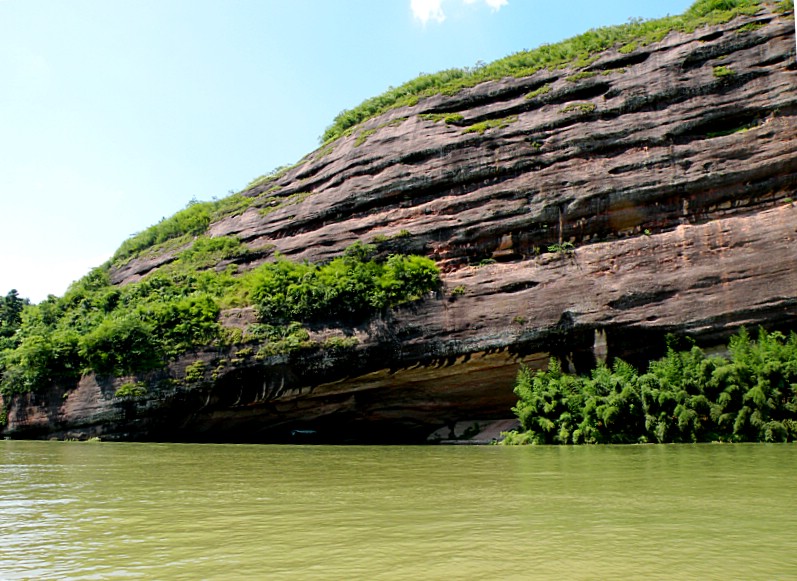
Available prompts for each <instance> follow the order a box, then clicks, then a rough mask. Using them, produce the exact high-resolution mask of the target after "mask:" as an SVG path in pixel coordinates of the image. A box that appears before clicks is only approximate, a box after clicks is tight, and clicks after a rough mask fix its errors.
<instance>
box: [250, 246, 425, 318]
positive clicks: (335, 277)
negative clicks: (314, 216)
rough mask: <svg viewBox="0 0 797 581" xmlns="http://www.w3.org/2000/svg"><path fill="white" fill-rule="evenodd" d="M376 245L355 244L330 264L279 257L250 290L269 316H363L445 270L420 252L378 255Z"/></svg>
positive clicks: (415, 293)
mask: <svg viewBox="0 0 797 581" xmlns="http://www.w3.org/2000/svg"><path fill="white" fill-rule="evenodd" d="M374 252H375V248H374V247H373V246H372V245H365V244H355V245H353V246H351V247H349V249H348V250H347V252H346V255H345V256H342V257H340V258H336V259H334V260H332V261H331V262H329V263H328V264H325V265H315V264H308V263H298V264H297V263H294V262H291V261H289V260H286V259H284V258H278V259H277V260H276V261H275V262H273V263H267V264H264V265H263V266H261V267H260V268H258V269H257V270H256V271H254V272H253V273H252V275H251V279H252V281H253V282H252V291H251V296H252V300H253V302H254V304H255V305H257V307H258V310H259V313H260V317H261V319H262V320H263V321H264V322H269V323H285V322H287V321H304V322H312V321H317V320H320V319H329V318H344V319H363V318H365V317H367V316H369V315H370V314H373V313H375V312H378V311H380V310H382V309H385V308H388V307H395V306H398V305H400V304H403V303H406V302H411V301H414V300H417V299H419V298H421V297H422V296H423V295H425V294H426V293H428V292H430V291H432V290H434V289H436V288H437V287H438V286H439V284H440V275H439V271H438V269H437V267H436V266H435V264H434V262H433V261H431V260H429V259H428V258H424V257H421V256H403V255H397V254H394V255H390V256H389V257H388V258H387V260H385V261H384V262H381V261H375V260H373V253H374Z"/></svg>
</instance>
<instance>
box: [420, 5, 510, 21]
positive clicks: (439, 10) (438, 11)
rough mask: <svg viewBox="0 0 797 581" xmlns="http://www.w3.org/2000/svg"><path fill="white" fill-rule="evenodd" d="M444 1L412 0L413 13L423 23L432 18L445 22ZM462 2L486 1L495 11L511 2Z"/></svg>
mask: <svg viewBox="0 0 797 581" xmlns="http://www.w3.org/2000/svg"><path fill="white" fill-rule="evenodd" d="M443 1H444V0H410V9H411V10H412V15H413V16H414V17H415V18H416V19H417V20H420V21H421V23H422V24H426V23H427V22H429V21H430V20H434V21H436V22H443V21H444V20H445V19H446V14H445V12H444V11H443ZM446 1H449V0H446ZM450 1H453V0H450ZM462 2H464V3H465V4H476V3H478V2H484V4H485V5H487V6H488V7H489V8H490V9H491V10H492V11H493V12H496V11H498V10H500V9H501V8H502V7H503V6H506V5H507V4H509V0H462Z"/></svg>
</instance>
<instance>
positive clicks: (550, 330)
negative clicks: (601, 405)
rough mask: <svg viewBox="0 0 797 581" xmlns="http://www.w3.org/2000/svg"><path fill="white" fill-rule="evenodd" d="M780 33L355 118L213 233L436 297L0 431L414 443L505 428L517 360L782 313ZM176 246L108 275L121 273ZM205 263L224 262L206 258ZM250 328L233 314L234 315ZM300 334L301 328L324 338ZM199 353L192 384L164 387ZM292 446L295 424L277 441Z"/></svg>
mask: <svg viewBox="0 0 797 581" xmlns="http://www.w3.org/2000/svg"><path fill="white" fill-rule="evenodd" d="M796 69H797V66H795V38H794V22H793V20H792V16H791V15H790V14H787V15H782V14H777V13H775V12H774V11H773V9H772V6H770V5H767V6H765V7H763V8H762V10H761V11H760V12H759V13H758V14H757V15H755V16H752V17H742V18H737V19H735V20H733V21H731V22H729V23H726V24H722V25H718V26H714V27H710V28H702V29H700V30H698V31H696V32H695V33H693V34H685V33H671V34H669V35H668V36H667V37H666V38H664V40H662V41H661V42H658V43H654V44H650V45H648V46H644V47H639V48H637V49H636V50H634V51H632V52H626V53H623V52H620V51H618V50H610V51H607V52H605V53H603V54H602V55H600V57H599V58H598V59H597V60H595V61H594V62H592V63H591V64H589V65H588V66H587V67H586V68H584V69H581V70H573V69H562V70H555V71H550V70H543V71H539V72H537V73H535V74H534V75H532V76H530V77H525V78H507V79H503V80H500V81H491V82H486V83H482V84H480V85H478V86H476V87H473V88H469V89H465V90H463V91H461V92H459V93H457V94H456V95H453V96H443V95H440V96H436V97H430V98H427V99H423V100H421V101H420V102H419V103H418V104H417V105H414V106H412V107H403V108H399V109H395V110H392V111H389V112H388V113H385V114H384V115H382V116H379V117H377V118H374V119H371V120H369V121H367V122H366V123H364V124H363V125H361V126H358V127H357V128H355V129H354V130H353V131H352V132H350V134H349V135H347V136H345V137H342V138H340V139H338V140H337V141H335V142H333V143H331V144H327V145H326V146H324V147H322V148H320V149H319V150H317V151H316V152H314V153H312V154H310V155H308V156H307V157H306V158H304V159H303V160H301V162H299V163H298V164H297V165H296V166H294V167H293V168H291V169H290V170H289V171H287V172H286V173H284V175H282V176H280V177H278V178H277V179H276V180H270V181H265V183H262V184H260V185H255V186H253V187H251V188H250V189H249V190H247V191H245V192H244V196H246V197H247V198H250V199H252V203H251V205H250V206H249V207H248V208H247V209H246V210H245V211H244V212H243V213H240V214H238V215H234V216H228V217H226V218H223V219H221V220H219V221H217V222H215V223H213V224H212V225H211V227H210V234H211V235H213V236H222V235H231V236H236V237H238V238H239V239H240V240H242V241H243V242H244V243H245V244H246V246H247V247H248V249H249V250H250V252H249V254H247V258H246V260H245V261H243V263H242V264H240V268H243V269H246V268H251V267H254V266H256V265H257V264H259V263H261V262H263V261H267V260H270V259H272V258H273V256H274V254H275V253H276V252H279V253H281V254H283V255H285V256H287V257H289V258H293V259H306V260H310V261H324V260H327V259H330V258H332V257H334V256H337V255H339V254H340V253H341V252H342V251H343V249H344V248H345V247H347V246H348V245H350V244H351V243H353V242H355V241H358V240H360V241H365V242H369V241H373V242H376V243H377V244H378V246H379V248H380V250H383V251H385V252H390V251H402V252H413V253H418V254H425V255H427V256H429V257H431V258H433V259H434V260H435V261H436V262H437V263H438V265H439V266H440V267H441V269H442V270H443V272H444V276H443V279H444V285H445V286H444V290H443V291H442V292H440V293H439V294H438V295H437V296H434V297H429V298H428V299H426V300H424V301H421V302H418V303H416V304H414V305H412V306H409V307H403V308H400V309H398V310H395V311H392V312H390V313H386V314H385V315H383V316H380V317H377V318H375V319H373V320H370V321H369V322H367V323H365V324H363V325H360V326H358V327H354V328H347V329H344V331H345V332H346V333H347V334H349V335H351V336H354V337H356V338H357V339H358V341H359V342H358V344H357V345H356V347H354V348H349V349H326V350H323V349H322V350H312V351H307V352H296V353H291V354H286V355H278V356H274V357H271V358H268V359H265V360H263V359H256V358H253V357H251V356H250V354H249V352H248V351H246V350H245V349H239V350H238V351H239V353H236V350H235V349H232V350H228V351H222V350H219V349H217V348H209V349H207V350H205V351H200V352H197V353H192V354H190V355H188V356H185V357H182V358H180V359H179V360H177V361H174V362H173V363H172V364H171V365H170V366H169V367H168V368H167V369H164V370H162V371H160V372H158V373H155V374H150V375H149V376H147V377H146V378H145V380H146V381H147V382H148V383H149V385H150V386H152V387H151V389H150V390H149V391H148V393H147V395H146V396H145V397H139V398H128V399H125V398H121V399H120V398H118V397H116V398H115V397H114V391H115V389H116V388H117V387H118V383H119V381H118V380H113V379H103V378H97V377H95V376H94V375H89V376H85V377H83V378H82V379H81V381H80V384H79V386H78V387H77V389H69V388H74V386H67V387H65V386H59V387H53V388H52V389H51V390H50V391H49V392H46V393H36V394H26V395H20V396H17V397H16V398H15V399H14V401H13V402H10V405H9V415H8V419H9V422H8V425H7V427H6V428H5V432H4V433H5V434H6V435H9V436H13V437H44V436H57V437H64V436H70V437H84V436H93V435H99V436H102V437H106V438H130V439H185V440H203V439H208V440H250V441H260V440H279V439H286V438H289V434H290V433H291V431H295V430H305V429H306V430H314V431H317V432H318V434H319V435H320V436H321V437H322V438H323V439H325V440H333V441H335V440H337V441H345V440H350V439H352V440H365V441H413V440H423V439H424V438H425V437H426V435H428V434H429V433H431V432H432V431H433V430H435V429H437V428H439V427H440V426H443V425H453V424H454V423H455V422H457V421H459V420H462V419H466V418H480V419H489V418H504V417H508V416H511V412H510V411H509V410H510V407H511V406H512V405H513V404H514V402H515V397H514V394H513V393H512V384H513V378H514V376H515V373H516V371H517V368H518V365H519V364H520V362H522V361H525V362H526V363H527V364H529V365H544V364H545V363H546V361H547V359H548V357H549V356H550V355H551V354H554V355H557V356H559V357H561V358H562V359H563V360H565V361H566V362H568V364H569V365H572V366H575V367H578V368H582V369H583V368H585V367H589V366H590V365H592V364H594V362H595V360H596V358H598V359H602V358H605V357H606V356H609V357H612V356H622V357H624V358H626V359H628V360H630V361H632V362H635V363H643V362H644V361H645V359H646V358H647V357H649V356H650V355H658V354H659V353H660V351H661V349H662V348H663V336H664V335H665V334H666V333H676V334H682V335H691V336H694V337H695V338H696V339H697V340H698V341H699V342H700V343H701V344H704V345H707V346H710V345H714V344H719V343H720V342H721V341H723V340H724V339H725V338H727V336H728V335H729V334H730V333H732V332H733V331H735V330H736V329H738V327H739V326H741V325H747V326H756V325H759V324H761V325H765V326H767V327H769V328H789V327H793V325H794V323H795V321H797V290H795V289H797V250H796V249H797V207H795V206H794V204H793V202H792V199H793V198H797V191H796V190H797V123H796V122H795V115H796V114H797V92H796V91H795V89H797V75H795V70H796ZM175 252H176V251H175V250H172V251H165V252H162V253H159V254H149V255H146V256H140V257H137V258H134V259H132V260H130V261H128V262H127V263H125V264H121V265H117V266H116V267H114V268H113V269H112V272H111V277H112V281H113V282H114V283H115V284H118V285H125V284H128V283H130V282H134V281H137V280H140V279H141V278H142V277H145V276H146V275H147V274H148V273H150V272H153V271H155V270H157V269H158V268H160V267H162V266H163V265H165V264H168V263H169V262H170V261H171V260H173V259H174V255H175ZM223 266H224V264H222V265H220V267H223ZM222 317H223V321H224V324H225V325H228V326H239V327H245V326H246V325H248V324H250V323H251V322H253V321H254V312H253V310H252V309H229V310H227V311H226V312H224V313H223V315H222ZM330 332H331V331H330V328H329V326H323V325H317V326H315V327H314V328H313V329H312V333H313V334H314V336H318V337H323V336H325V335H328V334H329V333H330ZM196 361H204V362H206V363H207V369H208V370H210V369H213V370H214V371H213V373H210V372H208V373H205V374H204V375H203V376H202V378H201V380H199V381H196V382H194V383H193V384H191V385H190V386H186V385H184V384H179V383H174V382H172V383H169V382H164V381H162V380H164V379H168V378H170V377H182V376H183V375H185V370H186V368H187V367H188V366H190V365H192V364H195V362H196ZM294 433H304V432H294Z"/></svg>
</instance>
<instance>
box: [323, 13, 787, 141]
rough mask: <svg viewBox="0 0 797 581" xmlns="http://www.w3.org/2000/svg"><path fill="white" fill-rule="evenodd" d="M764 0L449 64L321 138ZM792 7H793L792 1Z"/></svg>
mask: <svg viewBox="0 0 797 581" xmlns="http://www.w3.org/2000/svg"><path fill="white" fill-rule="evenodd" d="M762 1H763V0H697V1H696V2H695V3H694V4H693V5H692V6H691V7H690V8H689V10H687V11H686V12H685V13H684V14H682V15H678V16H668V17H666V18H660V19H656V20H647V21H643V20H633V21H631V22H629V23H628V24H624V25H620V26H608V27H605V28H597V29H593V30H590V31H588V32H585V33H584V34H581V35H579V36H576V37H573V38H570V39H568V40H565V41H562V42H559V43H556V44H546V45H543V46H540V47H539V48H536V49H533V50H527V51H521V52H518V53H516V54H513V55H511V56H508V57H505V58H502V59H499V60H497V61H494V62H492V63H489V64H487V65H483V66H478V67H475V68H469V69H448V70H445V71H441V72H439V73H434V74H423V75H420V76H418V77H417V78H415V79H412V80H411V81H408V82H406V83H404V84H403V85H401V86H399V87H395V88H390V89H389V90H388V91H387V92H385V93H384V94H382V95H379V96H377V97H372V98H370V99H367V100H366V101H363V102H362V103H361V104H360V105H358V106H357V107H355V108H353V109H349V110H346V111H342V112H341V113H340V114H339V115H338V116H337V117H336V118H335V119H334V121H333V123H332V125H330V126H329V127H328V128H327V129H326V131H325V132H324V134H323V135H322V137H321V141H322V142H327V141H331V140H333V139H337V138H338V137H341V136H342V135H344V134H346V132H347V131H349V130H350V129H351V128H352V127H354V126H356V125H358V124H360V123H362V122H363V121H366V120H368V119H371V118H373V117H376V116H377V115H380V114H382V113H384V112H385V111H388V110H390V109H395V108H398V107H404V106H412V105H415V104H416V103H417V102H418V100H419V99H420V98H423V97H428V96H431V95H436V94H448V95H451V94H454V93H456V92H457V91H459V90H461V89H463V88H466V87H473V86H475V85H477V84H479V83H482V82H484V81H489V80H495V79H501V78H505V77H525V76H529V75H532V74H534V73H535V72H537V71H539V70H541V69H544V68H548V69H552V70H553V69H556V68H560V67H563V66H568V65H572V66H574V67H584V66H587V65H588V64H590V63H591V62H592V60H593V59H594V58H595V55H596V54H597V53H599V52H602V51H604V50H607V49H609V48H612V47H620V48H621V50H622V51H623V52H633V51H634V50H635V49H636V48H637V47H638V46H640V45H646V44H649V43H651V42H656V41H658V40H661V39H662V38H664V37H665V36H666V35H667V33H668V32H671V31H676V30H677V31H682V32H688V31H692V30H695V29H696V28H699V27H701V26H705V25H709V24H719V23H722V22H727V21H729V20H731V19H733V18H734V17H736V16H738V15H740V14H755V13H756V12H757V11H758V9H759V5H760V4H761V3H762ZM792 9H793V6H792Z"/></svg>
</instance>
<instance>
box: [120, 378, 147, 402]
mask: <svg viewBox="0 0 797 581" xmlns="http://www.w3.org/2000/svg"><path fill="white" fill-rule="evenodd" d="M145 395H147V388H146V387H145V386H144V384H143V383H132V382H131V383H125V384H123V385H121V386H120V387H119V389H117V390H116V391H115V392H114V394H113V396H114V397H118V398H121V399H136V398H139V397H144V396H145Z"/></svg>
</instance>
